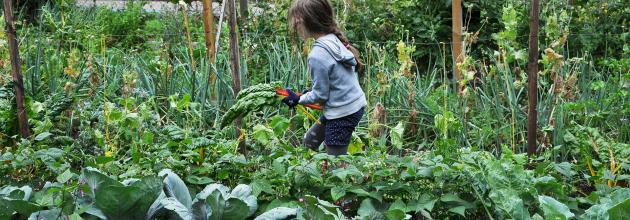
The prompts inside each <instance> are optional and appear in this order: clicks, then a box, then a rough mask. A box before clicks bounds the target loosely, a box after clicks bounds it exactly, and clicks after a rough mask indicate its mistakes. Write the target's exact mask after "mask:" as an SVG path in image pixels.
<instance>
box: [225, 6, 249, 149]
mask: <svg viewBox="0 0 630 220" xmlns="http://www.w3.org/2000/svg"><path fill="white" fill-rule="evenodd" d="M234 1H235V0H228V10H229V11H228V14H229V15H228V23H229V25H230V63H231V65H230V67H231V69H232V90H234V96H236V94H238V93H239V92H240V91H241V74H240V73H241V71H240V65H241V64H240V55H239V51H238V36H237V35H236V28H237V27H236V4H235V2H234ZM242 120H243V116H238V118H236V120H235V121H234V125H235V127H236V136H237V137H241V131H240V129H241V122H242ZM238 150H239V152H241V153H242V154H247V148H245V142H243V141H242V140H240V139H239V143H238Z"/></svg>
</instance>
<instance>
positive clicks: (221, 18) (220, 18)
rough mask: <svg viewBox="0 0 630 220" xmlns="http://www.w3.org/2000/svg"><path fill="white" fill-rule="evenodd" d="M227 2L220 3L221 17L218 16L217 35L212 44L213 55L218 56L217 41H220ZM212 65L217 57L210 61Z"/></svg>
mask: <svg viewBox="0 0 630 220" xmlns="http://www.w3.org/2000/svg"><path fill="white" fill-rule="evenodd" d="M226 1H227V0H223V3H221V15H219V24H217V34H216V39H215V42H214V54H215V55H216V54H219V42H221V41H219V40H220V39H221V30H222V29H221V28H222V27H223V15H224V14H225V5H226V4H227V2H226ZM212 62H213V63H216V62H217V56H214V60H213V61H212Z"/></svg>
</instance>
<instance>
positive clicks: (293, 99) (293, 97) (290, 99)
mask: <svg viewBox="0 0 630 220" xmlns="http://www.w3.org/2000/svg"><path fill="white" fill-rule="evenodd" d="M286 90H287V93H288V94H289V95H288V96H287V97H285V98H284V99H282V102H283V103H284V104H287V105H288V106H289V107H291V108H293V107H295V106H296V105H298V103H299V102H300V96H298V95H297V94H295V92H293V91H291V90H290V89H286Z"/></svg>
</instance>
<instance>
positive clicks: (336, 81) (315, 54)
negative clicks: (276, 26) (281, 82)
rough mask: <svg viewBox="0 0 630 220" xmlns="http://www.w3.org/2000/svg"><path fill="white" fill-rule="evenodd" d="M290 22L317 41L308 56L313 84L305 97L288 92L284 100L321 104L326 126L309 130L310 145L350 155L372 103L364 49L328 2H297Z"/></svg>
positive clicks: (293, 102) (293, 103) (306, 138)
mask: <svg viewBox="0 0 630 220" xmlns="http://www.w3.org/2000/svg"><path fill="white" fill-rule="evenodd" d="M289 22H290V25H291V27H292V28H293V30H296V31H297V32H298V34H299V35H300V36H301V37H302V38H304V39H307V38H314V39H315V42H314V44H313V48H312V49H311V52H310V54H309V55H308V67H309V70H310V74H311V78H312V80H313V87H312V89H311V91H310V92H306V93H304V94H303V95H302V96H298V95H296V94H295V93H294V92H292V91H291V90H288V92H289V96H287V97H286V98H285V99H284V100H283V102H284V103H285V104H287V105H288V106H290V107H294V106H295V105H297V104H312V103H319V104H321V105H322V106H323V112H324V114H323V116H322V117H321V118H320V119H319V120H320V122H321V123H322V124H321V125H318V124H314V125H313V126H312V127H311V128H310V129H309V130H308V131H307V133H306V135H304V145H306V147H308V148H311V149H313V150H318V149H319V146H320V145H321V143H322V142H324V146H325V148H326V152H327V153H328V154H330V155H335V156H338V155H343V154H346V153H347V151H348V144H349V143H350V138H351V137H352V132H353V131H354V129H355V128H356V126H357V125H358V124H359V121H360V120H361V117H363V112H364V108H365V106H366V104H367V102H366V100H365V94H364V93H363V90H361V87H360V86H359V79H358V74H357V71H362V69H363V63H362V62H361V60H360V59H359V51H358V50H357V49H356V48H354V47H352V46H351V45H350V43H349V42H348V38H346V37H345V36H344V35H343V33H342V32H341V30H340V29H339V27H337V23H336V22H335V21H334V19H333V9H332V7H331V6H330V3H329V2H328V0H296V1H295V2H294V3H293V5H292V6H291V8H290V9H289Z"/></svg>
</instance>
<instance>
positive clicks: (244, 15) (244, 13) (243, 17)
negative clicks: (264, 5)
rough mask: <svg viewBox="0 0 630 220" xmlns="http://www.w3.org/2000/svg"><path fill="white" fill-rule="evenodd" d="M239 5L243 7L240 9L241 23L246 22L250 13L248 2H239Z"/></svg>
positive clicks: (245, 0)
mask: <svg viewBox="0 0 630 220" xmlns="http://www.w3.org/2000/svg"><path fill="white" fill-rule="evenodd" d="M238 4H239V6H240V7H241V8H240V10H241V21H242V22H245V21H246V19H247V15H248V12H247V8H248V6H247V0H239V3H238Z"/></svg>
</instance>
